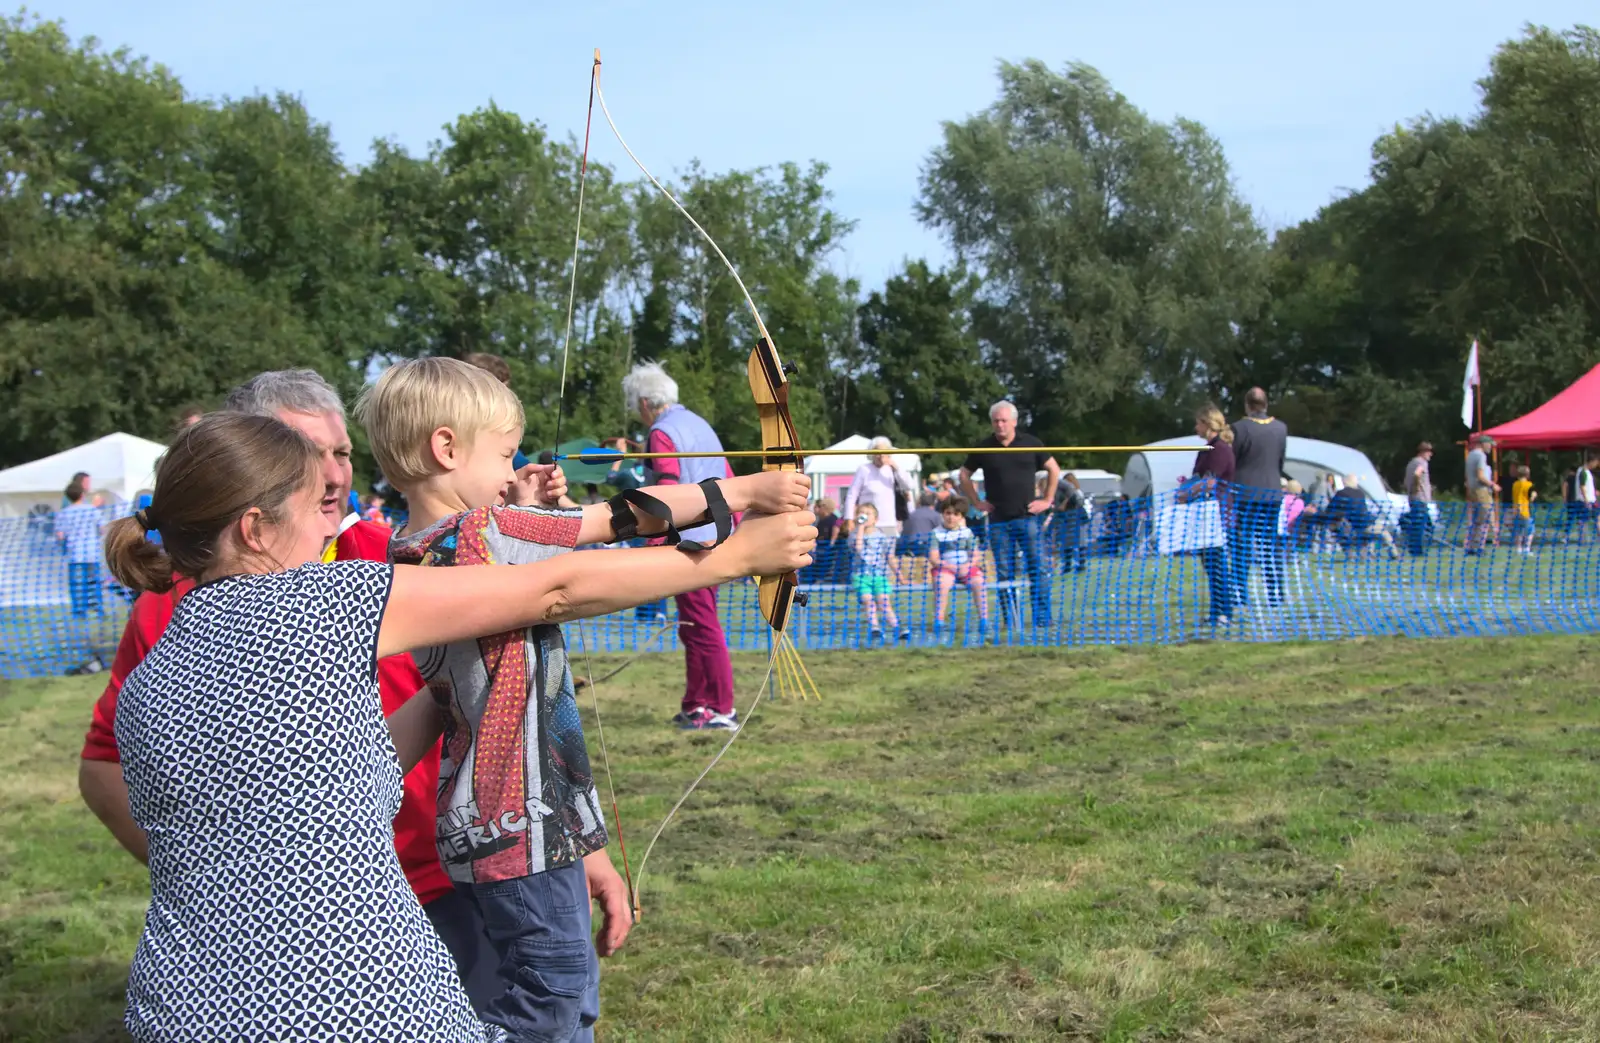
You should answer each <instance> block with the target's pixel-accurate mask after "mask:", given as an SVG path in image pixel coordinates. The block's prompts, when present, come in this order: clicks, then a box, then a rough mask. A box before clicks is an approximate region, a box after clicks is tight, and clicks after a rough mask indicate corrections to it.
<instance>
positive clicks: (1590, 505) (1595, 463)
mask: <svg viewBox="0 0 1600 1043" xmlns="http://www.w3.org/2000/svg"><path fill="white" fill-rule="evenodd" d="M1595 471H1600V456H1596V455H1594V454H1592V453H1591V454H1590V455H1589V458H1588V460H1586V461H1585V462H1584V465H1583V466H1582V467H1580V468H1578V473H1577V474H1576V475H1574V476H1573V485H1574V486H1575V487H1576V492H1577V494H1578V502H1579V503H1580V504H1582V505H1583V507H1582V512H1583V515H1584V516H1585V518H1587V519H1588V520H1589V521H1590V523H1591V524H1593V525H1595V527H1596V528H1597V530H1600V497H1596V495H1595V488H1594V473H1595ZM1578 531H1579V532H1580V533H1581V532H1582V531H1583V530H1582V529H1579V530H1578Z"/></svg>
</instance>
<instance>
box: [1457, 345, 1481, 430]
mask: <svg viewBox="0 0 1600 1043" xmlns="http://www.w3.org/2000/svg"><path fill="white" fill-rule="evenodd" d="M1477 386H1478V342H1477V341H1473V342H1472V350H1471V351H1470V352H1468V353H1467V375H1466V376H1464V377H1462V378H1461V423H1462V424H1463V425H1464V426H1465V427H1466V429H1467V430H1468V431H1471V430H1472V389H1473V388H1475V387H1477Z"/></svg>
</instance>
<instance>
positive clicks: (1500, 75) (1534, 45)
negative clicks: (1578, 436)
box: [1244, 28, 1600, 487]
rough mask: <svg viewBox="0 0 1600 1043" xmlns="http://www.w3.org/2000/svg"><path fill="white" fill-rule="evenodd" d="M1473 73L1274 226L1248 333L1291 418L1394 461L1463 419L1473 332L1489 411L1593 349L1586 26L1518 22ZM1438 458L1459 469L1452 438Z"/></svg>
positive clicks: (1502, 415) (1595, 231) (1596, 243)
mask: <svg viewBox="0 0 1600 1043" xmlns="http://www.w3.org/2000/svg"><path fill="white" fill-rule="evenodd" d="M1480 86H1481V89H1482V98H1483V104H1482V108H1481V109H1480V111H1479V112H1478V113H1476V114H1475V115H1474V116H1473V117H1472V118H1471V119H1467V120H1459V119H1436V118H1431V117H1429V118H1423V119H1419V120H1415V121H1413V122H1412V123H1410V124H1409V125H1407V126H1405V127H1401V128H1397V129H1396V130H1395V131H1394V132H1392V133H1390V134H1387V135H1385V136H1383V137H1382V138H1380V139H1379V140H1378V142H1377V143H1376V144H1375V145H1374V147H1373V165H1372V184H1371V185H1370V186H1368V187H1367V188H1365V189H1363V190H1362V191H1360V192H1357V193H1354V194H1352V195H1350V196H1347V197H1345V198H1343V199H1340V200H1338V201H1336V202H1334V203H1332V204H1330V205H1329V206H1328V207H1325V208H1324V209H1323V210H1322V211H1321V212H1320V213H1319V214H1318V215H1317V217H1316V218H1315V219H1313V220H1311V221H1308V222H1305V223H1303V224H1302V225H1300V226H1299V227H1297V228H1294V229H1286V230H1285V231H1284V232H1282V233H1280V234H1279V236H1278V238H1277V241H1276V242H1275V243H1274V248H1273V259H1272V267H1271V272H1272V304H1271V307H1270V309H1269V310H1268V311H1267V312H1266V313H1265V314H1264V315H1263V316H1262V317H1261V320H1260V321H1259V322H1256V323H1252V324H1250V326H1249V328H1248V329H1247V331H1246V336H1245V338H1244V340H1245V343H1246V346H1247V347H1246V352H1247V357H1248V358H1249V359H1250V360H1251V363H1252V365H1253V367H1254V368H1256V369H1257V370H1258V371H1260V372H1262V373H1264V374H1266V376H1264V377H1263V382H1264V383H1270V384H1272V385H1274V386H1276V387H1277V388H1278V389H1279V390H1280V391H1282V392H1284V393H1285V394H1286V396H1287V397H1286V400H1285V402H1286V406H1285V409H1284V410H1283V412H1284V413H1285V415H1286V416H1288V418H1289V419H1290V421H1291V423H1292V424H1294V425H1295V426H1296V428H1297V429H1298V430H1300V431H1301V432H1303V433H1307V434H1312V435H1317V436H1321V437H1329V438H1333V439H1335V440H1338V441H1344V442H1350V443H1353V444H1356V445H1359V446H1361V447H1362V448H1364V449H1366V450H1367V451H1368V452H1369V453H1370V454H1371V455H1372V456H1373V457H1374V459H1375V460H1377V461H1378V463H1379V464H1380V466H1382V467H1384V468H1385V469H1386V470H1387V471H1389V472H1390V473H1391V474H1392V475H1394V476H1395V477H1396V478H1398V471H1399V469H1400V467H1401V465H1402V464H1403V462H1404V460H1405V459H1406V458H1407V457H1408V456H1409V455H1410V452H1411V449H1412V447H1413V446H1414V445H1415V444H1416V442H1418V441H1419V440H1421V439H1423V438H1427V439H1429V440H1431V441H1433V442H1435V443H1442V444H1443V443H1448V442H1449V441H1450V440H1452V439H1455V438H1460V437H1462V436H1463V435H1464V434H1465V431H1464V430H1463V428H1462V426H1461V420H1460V416H1459V404H1460V386H1461V375H1462V370H1463V366H1464V364H1465V360H1466V353H1467V348H1468V345H1469V344H1470V342H1471V341H1472V340H1473V339H1478V340H1480V341H1481V342H1482V343H1483V346H1484V358H1483V367H1484V372H1485V383H1486V400H1485V407H1486V409H1485V421H1486V422H1487V423H1489V424H1495V423H1499V422H1501V421H1504V420H1509V419H1511V418H1512V417H1514V416H1517V415H1519V414H1521V413H1523V412H1526V411H1527V410H1529V409H1532V408H1534V407H1535V406H1537V405H1539V404H1540V403H1541V402H1543V401H1545V400H1546V399H1548V398H1549V397H1550V396H1551V395H1552V394H1554V393H1555V392H1556V391H1558V390H1560V389H1561V388H1562V387H1564V386H1565V385H1566V384H1568V383H1570V382H1571V381H1572V380H1574V379H1576V378H1577V377H1578V376H1579V375H1581V374H1582V373H1583V372H1584V371H1585V370H1587V369H1588V368H1589V367H1590V366H1592V365H1594V363H1595V361H1596V359H1597V358H1600V304H1597V301H1596V299H1595V292H1596V290H1597V288H1600V205H1597V201H1600V152H1597V151H1596V150H1597V147H1600V35H1597V34H1596V33H1595V32H1594V31H1593V30H1590V29H1585V28H1578V29H1574V30H1571V31H1569V32H1565V33H1555V32H1551V31H1549V30H1547V29H1529V30H1528V31H1527V32H1526V33H1525V34H1524V35H1523V37H1522V38H1521V39H1519V40H1515V41H1512V42H1510V43H1507V44H1505V45H1503V46H1502V47H1501V48H1500V49H1499V50H1498V51H1497V53H1496V54H1495V56H1494V59H1493V61H1492V63H1491V66H1490V75H1489V76H1488V77H1487V78H1486V79H1484V80H1483V81H1482V82H1481V84H1480ZM1540 462H1541V463H1545V462H1544V461H1540ZM1436 466H1437V469H1438V470H1439V471H1440V473H1441V477H1442V479H1443V480H1442V481H1441V482H1440V483H1439V485H1440V486H1441V487H1449V486H1452V485H1454V484H1456V481H1457V479H1458V478H1459V473H1460V459H1459V454H1452V453H1441V454H1440V457H1439V460H1438V464H1437V465H1436ZM1546 466H1549V465H1548V464H1546ZM1543 477H1544V478H1545V479H1546V480H1548V478H1549V477H1550V475H1549V473H1548V472H1547V473H1546V474H1545V475H1544V476H1543Z"/></svg>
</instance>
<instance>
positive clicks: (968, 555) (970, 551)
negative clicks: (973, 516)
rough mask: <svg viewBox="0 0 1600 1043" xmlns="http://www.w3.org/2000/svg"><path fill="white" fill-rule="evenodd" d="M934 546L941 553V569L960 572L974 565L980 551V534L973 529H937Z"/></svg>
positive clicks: (934, 533)
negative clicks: (976, 555) (975, 556)
mask: <svg viewBox="0 0 1600 1043" xmlns="http://www.w3.org/2000/svg"><path fill="white" fill-rule="evenodd" d="M933 539H934V546H935V547H936V549H937V550H938V551H939V567H940V568H941V569H954V570H956V571H957V572H960V571H961V570H962V569H965V568H966V567H967V566H969V565H971V564H972V558H973V555H974V554H976V552H977V550H978V534H977V533H975V532H973V531H972V530H971V529H968V528H965V527H962V528H959V529H944V528H940V529H935V530H934V531H933Z"/></svg>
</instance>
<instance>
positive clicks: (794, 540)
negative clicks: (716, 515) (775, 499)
mask: <svg viewBox="0 0 1600 1043" xmlns="http://www.w3.org/2000/svg"><path fill="white" fill-rule="evenodd" d="M816 522H817V518H816V515H814V514H812V513H811V512H810V511H785V512H784V513H782V514H747V515H746V516H745V519H744V521H742V522H741V523H740V524H739V527H738V528H737V529H735V530H733V535H732V536H729V537H728V540H727V542H726V543H724V544H723V545H722V546H721V547H719V548H717V549H716V550H714V551H712V552H711V553H713V554H724V555H727V556H728V557H729V558H730V559H731V560H732V561H733V562H734V568H735V569H736V570H737V571H738V572H739V573H740V574H741V575H745V576H776V575H779V574H781V573H785V572H795V571H797V570H799V569H803V568H805V567H806V566H807V565H809V564H811V555H812V553H813V552H814V551H815V550H816V548H817V524H816Z"/></svg>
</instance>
